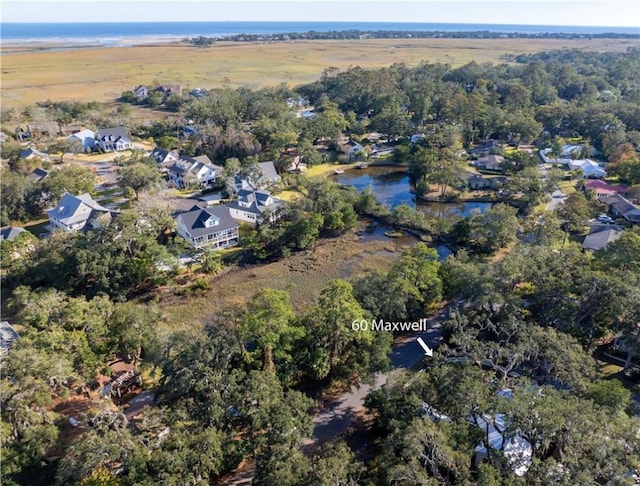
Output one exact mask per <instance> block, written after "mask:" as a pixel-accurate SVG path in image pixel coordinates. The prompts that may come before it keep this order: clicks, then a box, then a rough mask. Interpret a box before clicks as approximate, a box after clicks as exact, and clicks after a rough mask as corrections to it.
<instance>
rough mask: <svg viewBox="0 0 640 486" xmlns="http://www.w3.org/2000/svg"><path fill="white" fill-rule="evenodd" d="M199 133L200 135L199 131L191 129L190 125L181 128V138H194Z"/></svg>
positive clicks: (194, 128)
mask: <svg viewBox="0 0 640 486" xmlns="http://www.w3.org/2000/svg"><path fill="white" fill-rule="evenodd" d="M199 133H200V130H198V129H197V128H196V127H193V126H190V125H185V126H183V127H182V137H183V138H189V137H195V136H196V135H198V134H199Z"/></svg>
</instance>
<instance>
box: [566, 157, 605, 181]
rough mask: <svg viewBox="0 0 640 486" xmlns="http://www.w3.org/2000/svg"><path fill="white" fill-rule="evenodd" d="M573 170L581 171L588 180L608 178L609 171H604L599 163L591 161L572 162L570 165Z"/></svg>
mask: <svg viewBox="0 0 640 486" xmlns="http://www.w3.org/2000/svg"><path fill="white" fill-rule="evenodd" d="M569 168H570V169H571V170H579V171H581V172H582V175H583V176H584V177H585V178H587V179H602V178H604V177H607V171H605V170H604V169H602V168H601V167H600V166H599V165H598V163H597V162H594V161H593V160H591V159H582V160H572V161H571V162H570V163H569Z"/></svg>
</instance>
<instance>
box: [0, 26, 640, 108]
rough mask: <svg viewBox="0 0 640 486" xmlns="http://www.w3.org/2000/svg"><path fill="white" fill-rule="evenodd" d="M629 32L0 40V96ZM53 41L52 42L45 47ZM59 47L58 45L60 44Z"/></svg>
mask: <svg viewBox="0 0 640 486" xmlns="http://www.w3.org/2000/svg"><path fill="white" fill-rule="evenodd" d="M633 46H635V47H639V46H640V41H639V40H632V39H591V40H590V39H405V38H403V39H363V40H331V41H324V40H309V41H291V42H275V43H239V42H218V43H216V44H214V45H213V46H211V47H195V46H189V45H186V44H182V43H171V44H165V45H145V46H133V47H101V48H82V49H68V50H64V49H62V50H33V51H26V50H25V48H24V47H22V48H20V47H18V46H13V47H3V53H2V55H1V56H0V63H1V66H2V78H1V79H2V89H1V102H2V106H3V107H4V108H17V109H21V108H24V107H25V106H27V105H31V104H34V103H37V102H39V101H45V100H54V101H69V100H78V101H94V100H95V101H101V102H110V101H114V100H115V99H116V98H117V97H118V96H119V95H120V94H121V93H122V92H123V91H126V90H130V89H132V88H133V87H134V86H136V85H139V84H154V83H158V84H173V83H176V84H181V85H182V86H183V87H184V88H186V89H189V88H196V87H201V88H209V89H210V88H216V87H220V86H230V87H239V86H245V87H249V88H256V87H260V86H273V85H277V84H279V83H287V84H289V85H290V86H296V85H298V84H301V83H306V82H310V81H313V80H315V79H317V78H318V77H319V76H320V75H321V73H322V72H323V70H325V69H326V68H328V67H337V68H339V69H346V68H348V67H350V66H361V67H364V68H380V67H383V66H389V65H391V64H393V63H404V64H406V65H408V66H416V65H418V64H420V63H421V62H423V61H425V62H430V63H436V62H441V63H447V64H450V65H451V66H452V67H457V66H461V65H464V64H466V63H469V62H471V61H475V62H477V63H485V62H488V63H499V62H504V60H505V56H506V55H509V54H516V55H517V54H522V53H535V52H540V51H545V50H551V49H563V48H566V49H579V50H592V51H625V50H626V49H627V48H629V47H633ZM50 47H51V46H50ZM58 47H61V46H58Z"/></svg>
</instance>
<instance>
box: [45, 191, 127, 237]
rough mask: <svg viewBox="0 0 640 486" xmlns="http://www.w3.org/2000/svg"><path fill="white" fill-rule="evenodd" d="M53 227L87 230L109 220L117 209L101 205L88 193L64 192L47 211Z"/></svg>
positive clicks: (66, 229)
mask: <svg viewBox="0 0 640 486" xmlns="http://www.w3.org/2000/svg"><path fill="white" fill-rule="evenodd" d="M47 214H48V215H49V222H50V224H51V226H52V227H53V228H59V229H61V230H63V231H67V232H75V231H88V230H90V229H95V228H98V227H99V226H100V225H101V223H102V222H104V221H109V220H111V218H112V217H113V216H115V215H116V214H118V213H117V211H112V210H110V209H108V208H105V207H104V206H101V205H100V204H99V203H98V202H97V201H95V200H94V199H93V198H92V197H91V196H90V195H89V194H80V195H79V196H74V195H72V194H69V193H68V192H66V193H64V195H63V196H62V198H61V199H60V202H59V203H58V205H57V206H56V207H55V208H53V209H49V210H48V211H47Z"/></svg>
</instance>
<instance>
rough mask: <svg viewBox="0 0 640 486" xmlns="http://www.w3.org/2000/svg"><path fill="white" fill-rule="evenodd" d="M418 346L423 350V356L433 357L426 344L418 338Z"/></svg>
mask: <svg viewBox="0 0 640 486" xmlns="http://www.w3.org/2000/svg"><path fill="white" fill-rule="evenodd" d="M418 344H419V345H420V346H422V349H424V354H425V356H433V350H432V349H431V348H430V347H429V346H427V343H425V342H424V341H423V340H422V338H421V337H419V338H418Z"/></svg>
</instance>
